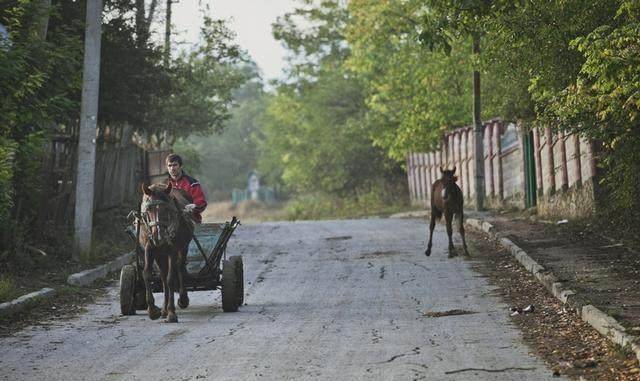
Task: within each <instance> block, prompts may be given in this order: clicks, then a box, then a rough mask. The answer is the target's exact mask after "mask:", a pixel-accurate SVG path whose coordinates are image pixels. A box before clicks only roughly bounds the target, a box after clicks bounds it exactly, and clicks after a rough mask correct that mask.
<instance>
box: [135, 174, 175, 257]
mask: <svg viewBox="0 0 640 381" xmlns="http://www.w3.org/2000/svg"><path fill="white" fill-rule="evenodd" d="M142 192H143V194H144V195H143V197H142V205H141V206H140V211H141V218H142V221H140V222H141V223H142V225H143V230H144V232H145V235H146V237H147V241H148V243H150V244H151V245H152V246H155V247H160V246H163V245H171V244H173V241H174V239H175V236H176V232H177V229H178V224H179V217H180V216H179V211H178V208H177V207H176V204H175V201H174V200H173V199H172V198H171V196H170V194H171V183H169V184H168V185H165V184H153V185H151V186H148V185H146V184H143V185H142Z"/></svg>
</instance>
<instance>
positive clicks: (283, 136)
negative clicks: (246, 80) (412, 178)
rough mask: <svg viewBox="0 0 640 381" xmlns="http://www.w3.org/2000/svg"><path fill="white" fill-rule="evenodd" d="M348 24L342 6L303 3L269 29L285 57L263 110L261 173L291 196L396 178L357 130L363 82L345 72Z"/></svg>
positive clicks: (354, 189)
mask: <svg viewBox="0 0 640 381" xmlns="http://www.w3.org/2000/svg"><path fill="white" fill-rule="evenodd" d="M347 20H348V12H347V9H346V8H345V7H344V6H343V5H342V3H341V2H338V1H320V2H317V3H316V2H313V1H303V2H302V6H301V7H299V8H297V9H296V10H295V11H294V12H292V13H290V14H287V15H285V16H284V17H283V18H281V19H280V20H279V22H278V23H277V24H276V25H274V35H275V37H276V38H277V39H279V40H280V41H282V42H283V43H284V45H285V46H287V47H288V48H289V49H290V50H291V52H292V58H291V61H290V62H291V63H290V67H289V69H290V70H289V74H290V75H289V81H288V82H286V83H281V84H280V85H279V87H278V88H277V94H276V95H275V96H274V97H272V98H271V99H270V100H269V103H268V106H267V116H266V120H265V125H264V128H263V130H262V136H263V139H262V141H261V144H260V153H261V155H260V169H261V171H262V172H263V173H266V174H267V175H269V176H271V177H272V178H273V177H277V178H279V179H280V180H281V181H282V182H283V184H284V185H285V186H287V187H288V188H289V189H290V190H292V191H294V192H296V193H298V194H302V193H308V192H323V193H326V194H332V195H339V196H348V195H351V196H353V195H355V194H356V193H358V192H362V191H366V190H370V189H376V188H378V189H380V188H381V187H382V186H384V184H386V183H388V182H393V180H397V176H398V175H399V174H400V173H401V172H400V170H399V166H398V165H396V164H395V163H393V162H391V161H387V159H385V154H384V152H383V151H382V150H381V149H379V148H375V147H374V146H373V142H372V140H371V138H370V137H369V134H368V132H367V130H366V129H365V128H364V127H365V120H364V117H365V113H366V105H365V103H364V95H365V93H364V87H363V83H362V82H361V81H360V79H359V78H358V77H357V75H356V73H354V72H353V71H351V70H350V69H348V68H347V67H346V66H345V60H346V59H347V58H348V57H349V56H350V54H351V49H350V47H349V45H348V44H347V42H346V40H345V37H344V33H345V27H346V24H347ZM390 179H393V180H390ZM403 183H404V182H403ZM381 184H382V185H381Z"/></svg>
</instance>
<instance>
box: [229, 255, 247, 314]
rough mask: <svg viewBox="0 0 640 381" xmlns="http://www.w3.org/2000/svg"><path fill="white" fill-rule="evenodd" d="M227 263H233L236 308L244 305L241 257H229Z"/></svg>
mask: <svg viewBox="0 0 640 381" xmlns="http://www.w3.org/2000/svg"><path fill="white" fill-rule="evenodd" d="M229 262H234V263H235V265H234V266H235V269H236V300H237V302H238V306H241V305H242V303H244V265H243V264H242V256H240V255H234V256H232V257H229Z"/></svg>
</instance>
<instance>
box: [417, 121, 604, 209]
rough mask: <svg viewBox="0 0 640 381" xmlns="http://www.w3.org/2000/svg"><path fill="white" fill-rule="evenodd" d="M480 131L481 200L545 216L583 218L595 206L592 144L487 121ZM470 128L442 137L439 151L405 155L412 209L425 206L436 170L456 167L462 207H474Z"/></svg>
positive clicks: (473, 167)
mask: <svg viewBox="0 0 640 381" xmlns="http://www.w3.org/2000/svg"><path fill="white" fill-rule="evenodd" d="M483 128H484V142H483V143H484V167H485V168H484V170H485V184H484V185H485V199H486V200H487V206H489V207H492V208H502V207H505V206H515V207H518V208H527V207H531V206H534V205H537V206H538V210H539V212H541V214H546V215H559V214H562V215H565V216H567V217H583V216H588V215H590V214H591V213H592V210H593V206H594V196H593V193H594V191H593V178H594V176H595V173H596V171H595V161H594V155H593V150H592V144H590V143H589V142H588V141H586V140H585V139H583V138H581V137H579V136H578V135H575V134H565V133H554V132H552V130H551V129H550V128H545V129H542V130H541V129H538V128H532V129H526V128H524V127H523V126H521V125H516V124H514V123H506V122H504V121H502V120H501V119H492V120H490V121H487V122H485V123H484V125H483ZM473 147H474V134H473V128H472V127H463V128H459V129H456V130H454V131H451V132H449V133H447V134H446V135H445V136H444V137H443V140H442V143H441V145H440V147H439V148H438V149H436V150H434V151H432V152H428V153H410V154H408V155H407V175H408V182H409V192H410V197H411V200H412V202H413V203H414V204H420V205H428V200H430V197H431V195H430V192H431V189H430V187H431V184H432V183H433V182H434V181H435V180H436V179H438V178H440V172H439V168H440V167H443V168H453V167H456V174H457V176H458V185H459V186H460V187H461V189H462V191H463V194H464V196H465V205H466V206H467V207H470V206H473V205H474V201H473V200H474V196H475V176H474V173H475V160H474V149H473Z"/></svg>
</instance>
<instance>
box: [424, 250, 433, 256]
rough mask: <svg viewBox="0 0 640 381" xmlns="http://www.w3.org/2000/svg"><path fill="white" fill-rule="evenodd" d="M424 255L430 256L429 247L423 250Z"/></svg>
mask: <svg viewBox="0 0 640 381" xmlns="http://www.w3.org/2000/svg"><path fill="white" fill-rule="evenodd" d="M424 255H426V256H427V257H428V256H430V255H431V249H427V250H426V251H425V252H424Z"/></svg>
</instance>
